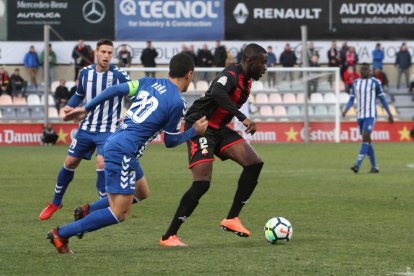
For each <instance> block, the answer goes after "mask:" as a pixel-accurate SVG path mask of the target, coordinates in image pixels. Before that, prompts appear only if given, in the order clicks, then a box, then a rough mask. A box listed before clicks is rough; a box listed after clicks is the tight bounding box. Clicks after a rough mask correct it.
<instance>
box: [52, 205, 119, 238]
mask: <svg viewBox="0 0 414 276" xmlns="http://www.w3.org/2000/svg"><path fill="white" fill-rule="evenodd" d="M118 222H119V221H118V219H117V218H116V216H115V215H114V214H113V213H112V210H111V208H109V207H108V208H104V209H101V210H98V211H95V212H92V213H90V214H89V215H88V216H86V217H84V218H83V219H80V220H78V221H75V222H73V223H70V224H68V225H65V226H62V227H59V229H58V234H59V236H61V237H63V238H70V237H72V236H75V235H76V234H78V233H85V232H92V231H95V230H98V229H101V228H103V227H106V226H109V225H112V224H116V223H118Z"/></svg>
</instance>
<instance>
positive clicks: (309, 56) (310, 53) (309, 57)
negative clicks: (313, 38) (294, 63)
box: [308, 42, 319, 64]
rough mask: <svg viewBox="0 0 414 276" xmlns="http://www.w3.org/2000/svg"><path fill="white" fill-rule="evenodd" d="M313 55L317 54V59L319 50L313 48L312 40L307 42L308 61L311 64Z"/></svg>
mask: <svg viewBox="0 0 414 276" xmlns="http://www.w3.org/2000/svg"><path fill="white" fill-rule="evenodd" d="M313 56H317V57H318V60H319V52H318V51H317V50H316V49H315V46H314V45H313V42H309V44H308V63H309V64H311V59H312V58H313Z"/></svg>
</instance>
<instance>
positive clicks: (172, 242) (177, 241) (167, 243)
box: [160, 235, 187, 247]
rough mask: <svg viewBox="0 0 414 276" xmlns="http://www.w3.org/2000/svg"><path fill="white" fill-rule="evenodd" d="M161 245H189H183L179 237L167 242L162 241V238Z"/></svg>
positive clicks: (172, 237)
mask: <svg viewBox="0 0 414 276" xmlns="http://www.w3.org/2000/svg"><path fill="white" fill-rule="evenodd" d="M160 245H162V246H181V247H184V246H187V244H185V243H183V242H182V241H181V240H180V238H179V237H177V235H172V236H170V237H169V238H168V239H166V240H165V241H164V240H162V237H161V239H160Z"/></svg>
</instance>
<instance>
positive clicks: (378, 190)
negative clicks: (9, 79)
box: [0, 143, 414, 275]
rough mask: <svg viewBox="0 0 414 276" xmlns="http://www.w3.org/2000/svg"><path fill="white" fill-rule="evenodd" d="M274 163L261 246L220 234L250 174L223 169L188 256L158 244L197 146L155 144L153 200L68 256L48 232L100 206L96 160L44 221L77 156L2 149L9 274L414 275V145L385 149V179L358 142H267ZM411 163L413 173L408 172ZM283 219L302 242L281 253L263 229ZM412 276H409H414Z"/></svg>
mask: <svg viewBox="0 0 414 276" xmlns="http://www.w3.org/2000/svg"><path fill="white" fill-rule="evenodd" d="M254 147H255V149H256V150H257V152H258V153H259V154H260V155H261V156H262V158H263V159H264V160H265V166H264V169H263V171H262V174H261V177H260V181H259V185H258V186H257V189H256V191H255V193H254V194H253V196H252V197H251V198H250V200H249V202H248V204H247V205H246V206H245V208H244V210H243V211H242V214H241V219H242V221H243V224H244V225H245V226H246V227H247V228H248V229H249V230H250V231H251V233H252V236H251V237H250V238H239V237H237V236H235V235H233V234H231V233H229V232H225V231H223V230H221V229H220V228H219V227H218V225H219V222H220V221H221V219H222V218H223V217H224V216H225V215H226V214H227V212H228V209H229V207H230V204H231V201H232V199H233V195H234V191H235V188H236V183H237V179H238V176H239V174H240V171H241V169H240V168H239V167H238V165H237V164H235V163H233V162H231V161H226V162H221V161H219V160H216V161H215V163H214V175H213V180H212V185H211V188H210V190H209V192H208V193H207V194H206V195H205V196H204V197H203V198H202V200H201V202H200V204H199V206H198V208H197V209H196V210H195V212H194V213H193V215H192V216H191V217H190V219H189V220H188V221H187V222H186V223H185V224H184V225H183V227H182V228H181V231H180V232H179V235H180V237H181V238H182V239H183V241H184V242H186V243H188V244H189V247H188V248H163V247H161V246H159V244H158V241H159V238H160V236H161V234H163V233H164V231H165V230H166V228H167V227H168V225H169V223H170V220H171V217H172V215H173V213H174V212H175V209H176V207H177V205H178V202H179V200H180V198H181V196H182V194H183V193H184V192H185V191H186V189H187V188H188V187H189V185H190V184H191V173H190V171H189V170H188V169H187V166H186V165H187V161H186V159H187V158H186V156H187V153H186V148H185V147H184V146H180V147H178V148H176V149H166V148H165V147H164V146H162V145H151V146H150V147H149V149H148V150H147V151H146V153H145V155H144V157H143V158H142V159H141V164H142V167H143V169H144V171H145V174H146V177H147V178H148V181H149V184H150V188H151V195H150V197H149V198H148V199H147V200H145V201H143V202H141V203H139V204H137V205H135V206H134V207H133V211H132V214H131V216H130V218H129V219H128V220H127V221H126V222H125V223H122V224H119V225H115V226H111V227H108V228H106V229H101V230H99V231H97V232H94V233H88V234H86V235H85V237H84V238H83V239H82V240H79V239H77V238H76V237H74V238H72V239H71V240H70V247H71V249H72V250H73V251H74V252H75V254H73V255H59V254H57V252H56V251H55V249H54V248H53V247H52V245H51V244H50V243H49V242H48V240H46V233H47V232H48V231H49V230H50V229H51V228H53V227H55V226H57V225H62V224H66V223H68V222H71V221H72V210H73V208H74V207H76V206H78V205H79V204H83V203H87V202H91V201H93V200H95V199H96V198H97V194H96V189H95V176H96V173H95V163H94V161H84V162H82V163H81V165H80V167H79V168H78V170H77V172H76V174H75V179H74V181H73V182H72V184H71V186H70V187H69V189H68V191H67V193H66V196H65V199H64V207H63V208H62V209H61V210H60V211H59V212H57V213H56V214H55V216H54V217H52V218H51V219H50V220H48V221H39V220H38V219H37V217H38V215H39V212H40V211H41V210H42V209H43V208H44V206H45V204H46V203H47V202H48V201H51V199H52V195H53V190H54V184H55V179H56V174H57V172H58V171H59V169H60V167H61V165H62V163H63V160H64V157H65V156H66V151H67V147H64V146H54V147H1V148H0V157H1V162H0V188H1V193H0V275H59V274H62V275H98V274H101V275H115V274H118V275H128V274H133V275H147V274H151V275H160V274H169V275H196V274H204V275H398V274H400V275H402V274H403V273H407V272H410V271H414V169H413V168H410V166H409V165H410V164H413V163H414V155H413V152H414V144H411V143H404V144H403V143H400V144H396V143H395V144H393V143H377V144H375V149H376V154H377V160H378V163H379V166H380V169H381V172H380V173H379V174H377V175H373V174H368V173H367V172H368V170H369V160H368V159H366V160H365V161H364V164H363V167H362V168H361V170H360V173H359V174H354V173H353V172H352V171H351V170H350V169H349V168H350V167H351V165H352V164H353V163H354V161H355V158H356V156H357V153H358V150H359V144H358V143H348V144H308V145H305V144H273V145H270V144H268V145H264V144H255V145H254ZM407 165H408V166H407ZM273 216H283V217H285V218H287V219H288V220H289V221H290V222H291V223H292V225H293V230H294V232H293V239H292V241H291V242H289V243H287V244H284V245H271V244H269V243H267V242H266V241H265V239H264V232H263V226H264V224H265V223H266V221H267V220H268V219H269V218H270V217H273ZM404 275H406V274H404Z"/></svg>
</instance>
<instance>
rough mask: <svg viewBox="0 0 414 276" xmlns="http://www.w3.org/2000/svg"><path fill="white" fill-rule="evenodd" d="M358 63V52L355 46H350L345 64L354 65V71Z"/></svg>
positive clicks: (347, 65)
mask: <svg viewBox="0 0 414 276" xmlns="http://www.w3.org/2000/svg"><path fill="white" fill-rule="evenodd" d="M357 64H358V54H357V53H356V52H355V48H354V47H349V49H348V51H347V52H346V59H345V66H346V68H348V67H349V66H352V67H354V71H355V68H356V65H357Z"/></svg>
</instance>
